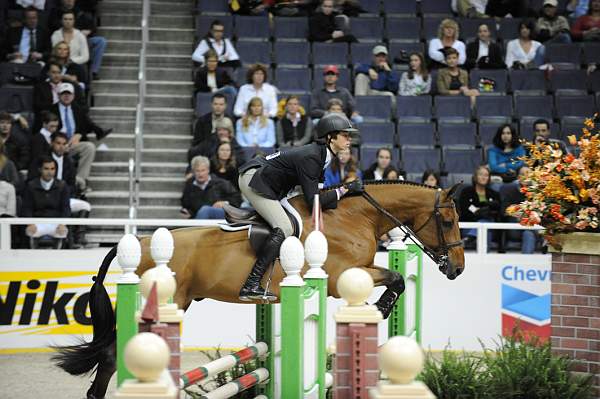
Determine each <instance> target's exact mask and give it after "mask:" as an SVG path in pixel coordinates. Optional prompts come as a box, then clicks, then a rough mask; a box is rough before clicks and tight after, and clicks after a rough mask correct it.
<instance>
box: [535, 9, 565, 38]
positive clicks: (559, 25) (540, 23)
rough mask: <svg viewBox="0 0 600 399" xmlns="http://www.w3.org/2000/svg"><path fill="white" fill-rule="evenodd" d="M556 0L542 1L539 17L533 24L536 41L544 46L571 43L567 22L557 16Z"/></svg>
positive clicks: (560, 16)
mask: <svg viewBox="0 0 600 399" xmlns="http://www.w3.org/2000/svg"><path fill="white" fill-rule="evenodd" d="M557 7H558V1H557V0H544V5H543V7H542V10H541V13H540V14H541V15H540V17H539V18H538V19H537V21H536V23H535V34H536V40H538V41H540V42H543V43H544V44H545V45H548V44H551V43H571V33H570V32H571V30H570V27H569V21H567V19H566V18H565V17H563V16H562V15H557V11H558V8H557Z"/></svg>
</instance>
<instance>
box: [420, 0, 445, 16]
mask: <svg viewBox="0 0 600 399" xmlns="http://www.w3.org/2000/svg"><path fill="white" fill-rule="evenodd" d="M421 13H423V15H432V14H434V15H438V14H439V15H447V16H452V8H451V7H450V1H440V0H421Z"/></svg>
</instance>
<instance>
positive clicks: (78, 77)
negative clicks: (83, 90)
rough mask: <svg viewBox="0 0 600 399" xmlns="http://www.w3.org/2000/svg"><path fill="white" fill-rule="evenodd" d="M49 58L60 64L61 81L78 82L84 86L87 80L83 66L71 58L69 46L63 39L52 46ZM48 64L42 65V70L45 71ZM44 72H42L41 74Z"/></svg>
mask: <svg viewBox="0 0 600 399" xmlns="http://www.w3.org/2000/svg"><path fill="white" fill-rule="evenodd" d="M50 59H51V60H54V61H55V62H56V63H57V64H59V65H60V66H61V71H60V73H61V78H62V81H63V82H69V83H73V84H79V85H80V86H84V85H85V82H87V76H86V73H85V70H84V69H83V67H82V66H81V65H79V64H77V63H75V62H73V60H72V59H71V48H70V47H69V44H68V43H67V42H65V41H60V42H58V43H56V44H55V45H54V47H52V55H51V57H50ZM48 67H49V65H48V64H47V65H46V66H45V67H44V71H46V72H47V70H48ZM43 75H44V73H42V76H43Z"/></svg>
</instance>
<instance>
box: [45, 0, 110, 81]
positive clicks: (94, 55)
mask: <svg viewBox="0 0 600 399" xmlns="http://www.w3.org/2000/svg"><path fill="white" fill-rule="evenodd" d="M79 3H82V0H79ZM83 3H85V2H83ZM65 11H73V13H74V14H75V28H77V29H79V30H80V31H81V33H83V35H84V36H85V37H86V38H87V41H88V48H89V51H90V60H91V64H90V72H92V77H93V79H94V80H97V79H99V77H98V72H100V65H102V57H103V56H104V51H105V50H106V38H104V37H103V36H98V34H97V28H98V27H97V25H96V17H95V16H94V14H92V13H90V12H88V11H85V10H84V9H82V7H81V6H80V5H79V4H76V0H62V1H61V7H56V8H54V9H53V10H52V13H51V14H50V17H49V25H50V29H52V30H53V31H54V30H57V29H60V28H61V27H62V14H63V13H64V12H65Z"/></svg>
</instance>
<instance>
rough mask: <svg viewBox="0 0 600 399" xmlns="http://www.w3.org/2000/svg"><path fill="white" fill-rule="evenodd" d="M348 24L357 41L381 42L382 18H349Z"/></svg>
mask: <svg viewBox="0 0 600 399" xmlns="http://www.w3.org/2000/svg"><path fill="white" fill-rule="evenodd" d="M350 26H351V27H352V34H353V35H354V36H355V37H356V38H357V39H358V41H359V42H363V43H364V42H373V43H374V42H381V39H382V38H383V18H379V17H356V18H350Z"/></svg>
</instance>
